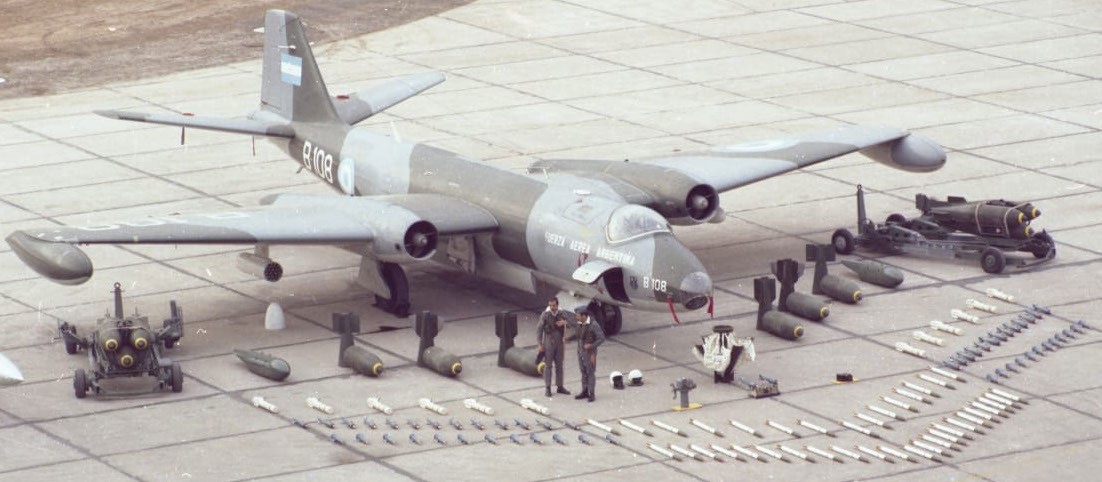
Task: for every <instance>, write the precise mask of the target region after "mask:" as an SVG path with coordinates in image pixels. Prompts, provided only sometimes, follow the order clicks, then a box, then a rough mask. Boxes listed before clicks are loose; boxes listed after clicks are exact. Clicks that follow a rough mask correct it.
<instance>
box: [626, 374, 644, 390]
mask: <svg viewBox="0 0 1102 482" xmlns="http://www.w3.org/2000/svg"><path fill="white" fill-rule="evenodd" d="M628 384H630V385H631V386H633V387H638V386H640V385H642V384H643V372H641V371H639V370H632V371H630V372H628Z"/></svg>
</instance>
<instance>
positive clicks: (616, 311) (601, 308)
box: [588, 301, 624, 336]
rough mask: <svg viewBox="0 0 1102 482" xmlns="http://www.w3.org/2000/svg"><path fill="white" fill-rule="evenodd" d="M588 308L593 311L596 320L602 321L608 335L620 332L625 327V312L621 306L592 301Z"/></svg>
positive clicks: (601, 323) (603, 328)
mask: <svg viewBox="0 0 1102 482" xmlns="http://www.w3.org/2000/svg"><path fill="white" fill-rule="evenodd" d="M588 308H589V312H590V313H593V319H594V321H596V322H597V323H600V325H601V329H602V330H604V332H605V335H606V336H615V335H618V334H620V329H621V328H623V327H624V314H623V312H622V311H620V307H619V306H616V305H610V304H605V303H601V302H599V301H591V302H590V303H589V306H588Z"/></svg>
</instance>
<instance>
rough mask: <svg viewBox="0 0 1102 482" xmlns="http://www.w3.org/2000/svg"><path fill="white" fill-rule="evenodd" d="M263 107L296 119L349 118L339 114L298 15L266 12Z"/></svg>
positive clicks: (332, 119) (280, 11) (288, 118)
mask: <svg viewBox="0 0 1102 482" xmlns="http://www.w3.org/2000/svg"><path fill="white" fill-rule="evenodd" d="M260 108H261V110H263V111H267V112H271V113H274V114H277V115H279V116H280V117H283V118H284V119H287V120H289V121H295V122H322V123H341V124H344V123H345V122H344V121H343V120H342V119H341V117H340V116H339V115H338V114H337V110H336V109H335V108H334V107H333V102H332V100H330V98H329V91H328V90H327V89H326V88H325V82H324V81H323V80H322V78H321V71H319V70H318V64H317V62H315V61H314V53H313V51H312V50H311V48H310V43H309V41H308V40H307V39H306V32H305V31H304V29H303V27H302V21H301V20H300V19H299V17H298V15H295V14H294V13H291V12H287V11H283V10H269V11H268V13H267V14H265V16H264V68H263V82H262V86H261V89H260Z"/></svg>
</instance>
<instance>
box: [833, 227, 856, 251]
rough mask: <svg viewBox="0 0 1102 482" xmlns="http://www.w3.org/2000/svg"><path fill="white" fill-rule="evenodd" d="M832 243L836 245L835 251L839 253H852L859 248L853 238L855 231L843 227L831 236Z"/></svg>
mask: <svg viewBox="0 0 1102 482" xmlns="http://www.w3.org/2000/svg"><path fill="white" fill-rule="evenodd" d="M830 244H832V245H834V251H835V252H837V253H838V254H851V253H853V250H854V249H856V248H857V241H855V240H854V239H853V233H851V232H849V230H848V229H846V228H842V229H839V230H837V231H835V232H834V234H833V235H831V236H830Z"/></svg>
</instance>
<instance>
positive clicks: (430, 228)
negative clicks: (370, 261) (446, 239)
mask: <svg viewBox="0 0 1102 482" xmlns="http://www.w3.org/2000/svg"><path fill="white" fill-rule="evenodd" d="M439 238H440V236H439V234H438V233H437V230H436V226H434V225H433V224H432V223H430V222H428V221H425V220H415V221H412V222H410V223H408V224H405V223H402V224H399V223H387V225H386V226H383V227H382V228H381V229H378V230H377V231H376V232H375V240H374V241H373V242H372V243H371V251H372V254H373V255H374V256H375V258H376V259H379V260H381V261H389V262H394V263H401V262H406V261H411V260H412V261H420V260H424V259H427V258H429V257H431V256H432V255H433V254H434V253H436V244H437V241H438V240H439Z"/></svg>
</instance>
